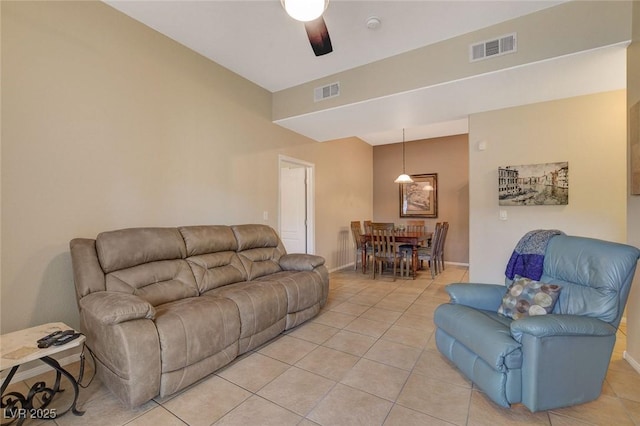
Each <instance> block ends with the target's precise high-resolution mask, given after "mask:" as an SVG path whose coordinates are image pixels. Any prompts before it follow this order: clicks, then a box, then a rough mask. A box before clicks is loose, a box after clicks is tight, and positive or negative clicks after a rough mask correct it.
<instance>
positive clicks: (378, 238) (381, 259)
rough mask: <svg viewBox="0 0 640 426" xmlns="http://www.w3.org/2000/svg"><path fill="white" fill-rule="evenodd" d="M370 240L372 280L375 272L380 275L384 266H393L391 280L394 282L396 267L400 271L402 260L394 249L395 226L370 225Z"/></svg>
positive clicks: (391, 224) (384, 224) (390, 224)
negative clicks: (371, 243) (371, 245)
mask: <svg viewBox="0 0 640 426" xmlns="http://www.w3.org/2000/svg"><path fill="white" fill-rule="evenodd" d="M371 239H372V242H373V279H375V278H376V271H377V270H378V269H379V274H380V275H382V272H383V271H384V266H385V264H389V263H390V264H392V265H393V280H394V281H395V280H396V274H397V273H398V266H400V267H401V268H400V271H402V263H401V262H402V261H403V258H402V256H401V255H400V253H399V252H398V250H397V247H396V234H395V225H394V224H393V223H375V222H374V223H372V224H371Z"/></svg>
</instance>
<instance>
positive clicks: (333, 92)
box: [313, 83, 340, 102]
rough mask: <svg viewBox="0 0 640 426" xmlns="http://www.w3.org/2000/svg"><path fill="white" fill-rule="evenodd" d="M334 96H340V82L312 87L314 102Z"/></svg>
mask: <svg viewBox="0 0 640 426" xmlns="http://www.w3.org/2000/svg"><path fill="white" fill-rule="evenodd" d="M336 96H340V83H331V84H327V85H326V86H322V87H316V88H315V89H313V100H314V102H318V101H324V100H325V99H329V98H335V97H336Z"/></svg>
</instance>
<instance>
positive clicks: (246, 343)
mask: <svg viewBox="0 0 640 426" xmlns="http://www.w3.org/2000/svg"><path fill="white" fill-rule="evenodd" d="M203 296H213V297H215V298H227V299H229V300H230V301H233V303H235V305H237V310H238V312H239V315H240V322H241V329H240V347H239V350H240V353H243V352H246V351H247V350H251V349H253V348H255V347H257V346H260V345H261V344H262V343H264V342H266V341H267V340H269V339H271V338H273V337H275V336H277V335H278V334H280V333H281V332H282V331H284V327H285V316H286V315H287V292H286V291H285V289H284V287H283V286H282V285H281V284H279V283H277V282H271V281H261V282H243V283H236V284H232V285H228V286H224V287H219V288H216V289H214V290H210V291H208V292H206V293H204V294H203ZM203 298H205V299H206V298H208V297H203ZM263 332H264V333H263Z"/></svg>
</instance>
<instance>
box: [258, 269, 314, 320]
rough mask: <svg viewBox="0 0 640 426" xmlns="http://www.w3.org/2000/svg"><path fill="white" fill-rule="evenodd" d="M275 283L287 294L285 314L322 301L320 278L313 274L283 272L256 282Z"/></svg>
mask: <svg viewBox="0 0 640 426" xmlns="http://www.w3.org/2000/svg"><path fill="white" fill-rule="evenodd" d="M262 281H276V282H278V283H279V284H281V285H282V286H283V287H284V289H285V290H286V292H287V313H293V312H298V311H302V310H304V309H307V308H310V307H311V306H313V305H315V304H317V303H318V302H319V301H320V300H321V299H322V278H321V277H320V275H318V274H317V273H315V272H309V271H302V272H293V271H283V272H278V273H275V274H271V275H268V276H266V277H261V278H258V279H257V280H256V282H262Z"/></svg>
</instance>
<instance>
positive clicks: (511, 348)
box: [433, 304, 522, 372]
mask: <svg viewBox="0 0 640 426" xmlns="http://www.w3.org/2000/svg"><path fill="white" fill-rule="evenodd" d="M433 320H434V322H435V324H436V326H437V327H438V328H441V329H442V330H444V331H445V332H447V333H448V334H449V335H451V336H455V338H456V339H457V341H459V342H460V343H461V344H462V345H464V346H465V347H466V348H467V349H469V351H471V352H472V353H475V354H477V355H478V356H479V357H480V358H481V359H483V360H484V361H485V362H486V363H487V364H488V365H489V366H490V367H491V368H493V369H494V370H496V371H498V372H505V371H507V370H511V369H519V368H521V366H522V350H521V346H522V345H521V344H520V343H518V342H517V341H515V340H514V339H513V338H512V337H511V331H510V324H511V322H512V320H511V319H510V318H507V317H504V316H501V315H499V314H498V313H497V312H491V311H483V310H479V309H474V308H470V307H468V306H464V305H455V304H444V305H440V306H438V308H437V309H436V311H435V313H434V316H433Z"/></svg>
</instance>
